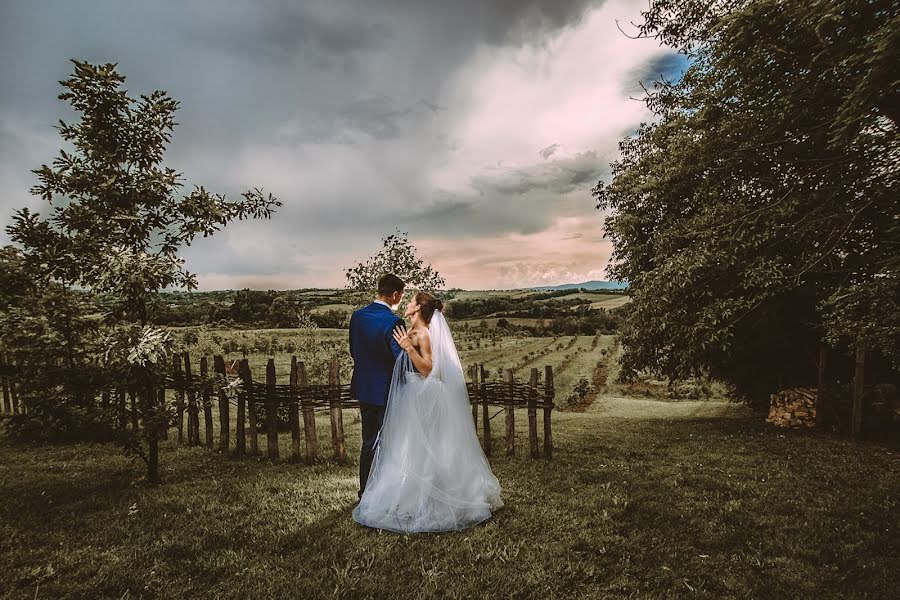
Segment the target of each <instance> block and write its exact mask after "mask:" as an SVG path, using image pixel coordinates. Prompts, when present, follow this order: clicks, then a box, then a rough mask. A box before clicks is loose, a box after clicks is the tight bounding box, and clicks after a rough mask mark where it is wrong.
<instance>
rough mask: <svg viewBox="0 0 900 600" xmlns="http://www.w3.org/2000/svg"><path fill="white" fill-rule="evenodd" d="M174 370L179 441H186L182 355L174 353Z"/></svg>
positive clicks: (180, 442)
mask: <svg viewBox="0 0 900 600" xmlns="http://www.w3.org/2000/svg"><path fill="white" fill-rule="evenodd" d="M172 370H173V372H174V375H173V378H174V380H175V412H176V414H177V415H178V443H179V444H182V443H184V377H182V375H181V355H180V354H178V353H177V352H176V353H175V354H173V355H172Z"/></svg>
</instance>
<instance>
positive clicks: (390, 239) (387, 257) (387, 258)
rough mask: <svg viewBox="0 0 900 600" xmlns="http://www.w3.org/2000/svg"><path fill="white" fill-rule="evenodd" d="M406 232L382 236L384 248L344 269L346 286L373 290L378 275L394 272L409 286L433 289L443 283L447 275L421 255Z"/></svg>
mask: <svg viewBox="0 0 900 600" xmlns="http://www.w3.org/2000/svg"><path fill="white" fill-rule="evenodd" d="M407 235H408V234H407V233H400V232H399V231H398V232H396V233H392V234H391V235H388V236H386V237H384V238H382V239H381V244H382V249H381V250H380V251H379V252H377V253H376V254H374V255H372V256H370V257H369V258H368V259H366V261H365V262H360V263H357V264H356V265H355V266H353V267H349V268H347V269H345V274H346V276H347V289H350V290H354V291H356V292H365V293H367V294H374V293H375V291H376V289H377V287H378V279H379V278H380V277H381V276H382V275H384V274H385V273H393V274H394V275H396V276H397V277H399V278H400V279H402V280H403V281H404V282H405V283H406V287H407V289H409V288H413V289H416V290H419V291H426V292H434V291H437V290H439V289H441V288H443V287H444V278H443V277H441V276H440V275H439V274H438V272H437V271H435V270H434V269H433V268H432V267H431V265H426V264H425V261H424V260H422V259H421V258H419V256H418V252H417V250H416V248H415V246H413V245H412V243H411V242H410V241H409V239H408V238H407Z"/></svg>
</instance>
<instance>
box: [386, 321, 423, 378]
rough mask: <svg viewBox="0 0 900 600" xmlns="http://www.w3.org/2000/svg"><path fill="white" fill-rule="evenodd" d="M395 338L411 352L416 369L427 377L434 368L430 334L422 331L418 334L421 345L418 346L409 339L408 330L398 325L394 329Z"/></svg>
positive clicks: (404, 348)
mask: <svg viewBox="0 0 900 600" xmlns="http://www.w3.org/2000/svg"><path fill="white" fill-rule="evenodd" d="M394 339H395V340H397V343H398V344H399V345H400V347H401V348H403V350H405V351H406V353H407V354H409V359H410V360H411V361H412V363H413V365H415V367H416V370H418V371H419V373H421V374H422V375H424V376H425V377H428V374H429V373H431V368H432V364H431V338H430V336H429V335H428V334H427V333H424V332H420V333H419V335H418V342H419V347H418V348H416V347H415V346H414V345H413V343H412V340H410V339H409V334H408V333H407V332H406V330H405V329H401V328H400V327H396V328H395V329H394Z"/></svg>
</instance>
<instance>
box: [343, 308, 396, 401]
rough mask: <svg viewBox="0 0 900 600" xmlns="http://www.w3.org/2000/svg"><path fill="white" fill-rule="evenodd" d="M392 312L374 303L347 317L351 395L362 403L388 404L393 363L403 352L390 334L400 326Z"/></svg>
mask: <svg viewBox="0 0 900 600" xmlns="http://www.w3.org/2000/svg"><path fill="white" fill-rule="evenodd" d="M403 324H404V323H403V320H402V319H400V318H399V317H398V316H397V315H395V314H394V312H393V311H392V310H391V309H390V308H388V307H387V306H385V305H383V304H376V303H375V302H373V303H371V304H369V305H368V306H364V307H362V308H360V309H359V310H357V311H354V313H353V315H352V316H351V317H350V356H352V357H353V378H352V379H351V380H350V395H351V396H352V397H353V398H356V399H357V400H359V401H360V402H363V403H365V404H375V405H379V406H383V405H385V404H386V403H387V398H388V392H389V391H390V386H391V375H392V374H393V372H394V361H396V360H397V357H398V356H399V355H400V353H401V352H402V351H403V350H402V349H401V348H400V346H399V345H398V344H397V342H396V340H394V336H393V331H394V327H396V326H397V325H403Z"/></svg>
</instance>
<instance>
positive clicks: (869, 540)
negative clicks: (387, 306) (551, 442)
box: [0, 396, 900, 600]
mask: <svg viewBox="0 0 900 600" xmlns="http://www.w3.org/2000/svg"><path fill="white" fill-rule="evenodd" d="M350 412H352V411H350ZM345 421H346V423H347V444H348V452H349V455H350V456H351V457H352V459H353V460H351V462H350V464H346V465H337V464H335V463H333V462H332V461H330V460H323V461H321V462H320V463H319V464H316V465H313V466H309V465H303V464H291V463H290V462H287V461H282V462H279V463H275V464H272V463H270V462H269V461H268V460H266V459H263V458H258V459H254V458H245V459H233V458H231V457H228V456H225V455H222V454H219V453H217V452H213V451H210V450H207V449H204V448H186V447H178V446H177V444H175V443H174V436H172V439H170V441H169V442H166V443H165V444H164V445H163V452H162V473H163V479H164V484H163V485H162V486H161V487H160V488H158V489H146V488H144V487H143V486H141V485H140V484H139V483H136V482H135V480H136V478H137V477H138V475H139V474H140V473H141V469H140V468H139V467H138V466H136V465H135V464H134V463H130V462H129V461H127V460H126V459H125V458H123V457H122V456H120V455H119V453H118V452H117V451H116V449H115V448H113V447H110V446H101V445H87V444H83V445H73V446H49V447H37V448H32V447H24V448H23V447H10V446H8V445H2V446H0V500H2V501H0V572H2V573H3V578H2V579H0V597H2V598H186V597H197V598H241V599H243V598H247V597H265V598H392V599H397V600H401V599H406V598H523V599H530V598H534V599H541V600H543V599H545V598H607V597H610V598H619V597H627V598H693V597H696V598H711V599H719V598H835V599H844V598H885V599H888V598H896V597H898V595H900V583H898V579H897V577H896V573H897V567H898V556H900V555H898V540H900V535H898V534H900V527H898V514H900V513H898V506H897V498H898V491H900V461H898V456H897V454H896V453H895V452H891V451H888V450H886V449H884V448H881V447H878V446H874V445H865V444H863V445H854V444H850V443H847V442H845V441H843V440H836V439H833V438H830V437H827V436H823V435H819V434H815V433H811V434H802V433H794V432H785V431H782V430H778V429H775V428H773V427H771V426H768V425H766V424H765V423H763V422H762V421H761V419H759V418H757V417H753V416H751V415H749V414H748V413H747V412H746V410H745V409H744V408H743V407H742V406H740V405H737V404H733V403H728V402H722V401H704V402H661V401H656V400H649V399H643V400H642V399H633V398H624V397H620V396H601V397H599V398H597V400H596V401H595V402H594V403H593V404H592V405H591V406H590V407H589V408H588V411H587V412H584V413H555V414H554V418H553V421H554V428H555V429H554V431H555V446H556V450H555V456H554V458H553V460H551V461H547V460H543V459H541V460H532V459H530V458H527V457H526V456H524V452H523V451H522V450H523V448H527V443H526V440H525V439H524V436H522V435H520V437H519V438H518V439H517V444H518V448H519V452H518V455H517V456H515V457H507V456H502V455H495V456H493V457H492V458H491V464H492V468H493V470H494V472H495V474H496V475H497V476H498V478H499V480H500V482H501V484H502V486H503V498H504V501H505V502H506V506H505V507H504V508H502V509H501V510H500V511H498V512H497V513H496V514H495V516H494V518H493V519H492V520H491V521H490V522H488V523H486V524H484V525H482V526H478V527H475V528H473V529H470V530H466V531H462V532H451V533H442V534H425V535H412V536H407V535H398V534H393V533H386V532H385V533H379V532H377V531H374V530H369V529H365V528H363V527H360V526H358V525H357V524H356V523H354V522H353V521H352V520H351V517H350V511H351V510H352V508H353V506H354V504H355V499H356V485H357V466H356V464H355V457H356V454H357V452H358V447H359V446H358V444H359V430H358V423H356V422H355V419H354V418H353V417H352V415H351V414H348V415H347V416H346V417H345ZM519 423H520V424H523V421H522V420H520V421H519ZM319 425H320V426H319V439H320V442H321V443H322V445H323V450H325V452H326V455H327V454H328V450H329V448H328V441H329V436H328V435H327V431H328V430H327V421H326V420H325V419H324V417H320V420H319ZM523 429H524V428H523V427H521V426H520V429H519V431H520V432H522V430H523ZM495 435H497V433H496V432H495ZM281 442H282V452H286V451H287V436H285V435H283V436H282V440H281ZM494 447H495V448H497V447H502V440H501V439H499V438H495V442H494Z"/></svg>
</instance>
